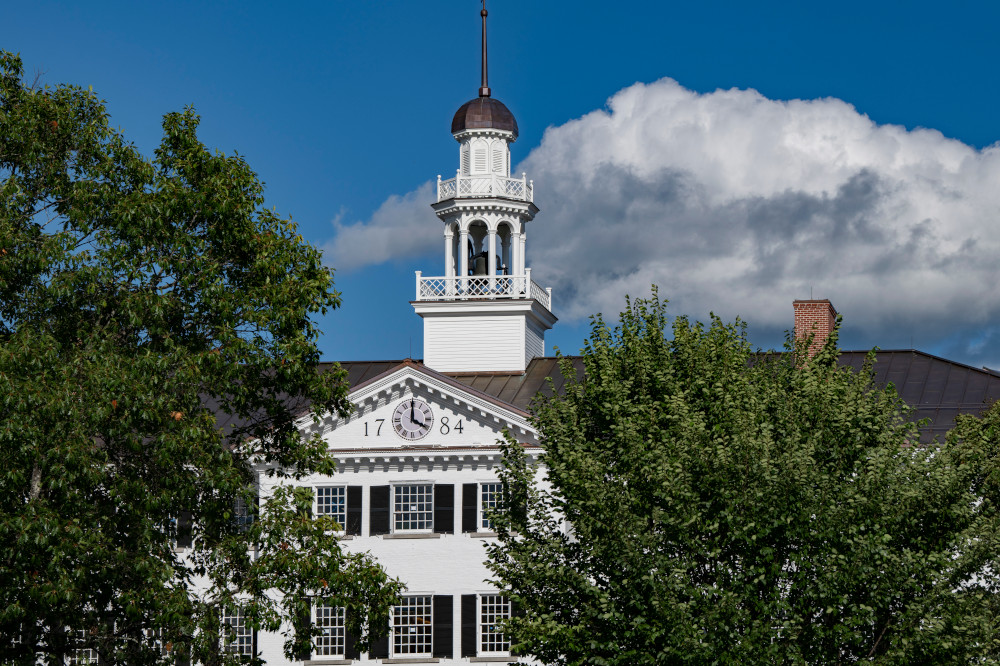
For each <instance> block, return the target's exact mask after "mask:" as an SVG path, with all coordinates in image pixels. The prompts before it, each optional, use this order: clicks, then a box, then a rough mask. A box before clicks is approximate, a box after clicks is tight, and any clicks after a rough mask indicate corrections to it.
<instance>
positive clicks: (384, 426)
mask: <svg viewBox="0 0 1000 666" xmlns="http://www.w3.org/2000/svg"><path fill="white" fill-rule="evenodd" d="M348 399H349V400H350V402H351V403H352V404H353V405H354V406H355V411H354V413H352V414H351V415H350V416H349V417H347V418H341V417H339V416H337V415H336V414H327V415H326V416H325V417H324V418H322V419H321V420H320V422H319V423H318V424H315V423H313V421H312V419H311V418H309V417H305V418H303V419H300V421H299V422H298V424H297V425H299V427H300V429H301V430H302V431H303V434H306V435H311V434H313V433H317V432H318V433H319V434H320V435H321V436H322V437H323V438H324V439H326V440H327V441H329V443H330V446H331V449H335V450H338V451H344V450H355V451H359V452H360V451H364V450H371V451H376V450H377V451H392V450H414V449H431V450H458V449H461V450H466V449H479V448H489V449H495V448H496V446H497V440H498V439H499V438H500V436H501V434H500V433H501V431H502V430H503V429H505V428H506V429H507V430H508V431H509V432H510V433H511V434H512V435H513V436H514V437H515V438H516V439H517V440H518V441H519V442H522V443H525V444H536V443H537V438H536V435H535V431H534V429H533V428H532V427H531V424H530V423H529V420H528V419H529V414H528V413H527V412H526V411H524V410H522V409H519V408H518V407H516V406H514V405H511V404H509V403H506V402H503V401H501V400H499V399H497V398H495V397H494V396H491V395H489V394H486V393H483V392H481V391H478V390H476V389H474V388H471V387H469V386H467V385H465V384H462V383H461V382H459V381H457V380H455V379H452V378H451V377H448V376H446V375H443V374H441V373H438V372H435V371H433V370H431V369H429V368H427V367H426V366H424V365H423V364H421V363H417V362H415V361H411V360H406V361H402V362H400V363H398V364H397V365H395V366H394V367H391V368H389V369H388V370H385V371H384V372H382V373H380V374H378V375H376V376H375V377H372V378H370V379H368V380H366V381H364V382H362V383H360V384H358V385H356V386H354V387H353V388H352V389H351V391H350V393H349V394H348ZM409 399H415V400H419V401H422V402H424V403H425V404H427V406H428V408H429V409H430V410H431V411H432V412H433V426H432V428H431V430H430V431H429V432H428V434H427V435H426V436H424V437H422V438H420V439H419V440H417V441H413V440H408V439H405V438H404V437H401V436H400V435H399V434H398V433H397V432H396V431H395V430H394V426H393V423H392V415H393V411H394V410H395V409H396V408H397V407H399V405H400V404H401V403H403V402H404V401H406V400H409Z"/></svg>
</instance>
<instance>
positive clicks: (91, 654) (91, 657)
mask: <svg viewBox="0 0 1000 666" xmlns="http://www.w3.org/2000/svg"><path fill="white" fill-rule="evenodd" d="M73 633H75V634H76V637H77V638H78V639H80V640H81V641H85V640H86V639H87V631H86V630H84V629H77V630H76V631H75V632H73ZM98 663H99V661H98V658H97V650H94V649H93V648H78V649H76V650H73V651H72V652H70V655H69V664H70V666H84V665H85V664H91V665H96V664H98Z"/></svg>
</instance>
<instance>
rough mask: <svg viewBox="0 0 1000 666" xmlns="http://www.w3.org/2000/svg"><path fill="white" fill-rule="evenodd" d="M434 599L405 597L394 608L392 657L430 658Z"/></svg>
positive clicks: (428, 597)
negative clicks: (432, 600) (432, 601)
mask: <svg viewBox="0 0 1000 666" xmlns="http://www.w3.org/2000/svg"><path fill="white" fill-rule="evenodd" d="M431 599H432V597H430V596H420V597H403V598H402V599H401V600H400V602H401V603H400V604H399V605H398V606H393V608H392V656H394V657H402V656H430V654H431V649H432V640H433V627H434V623H433V620H434V618H433V616H432V604H431Z"/></svg>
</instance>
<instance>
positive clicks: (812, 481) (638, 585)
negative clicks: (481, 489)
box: [490, 292, 1000, 666]
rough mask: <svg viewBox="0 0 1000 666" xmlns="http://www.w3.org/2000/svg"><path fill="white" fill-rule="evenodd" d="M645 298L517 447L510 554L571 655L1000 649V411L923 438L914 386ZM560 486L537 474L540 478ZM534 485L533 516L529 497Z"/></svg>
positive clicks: (758, 659)
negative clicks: (940, 436)
mask: <svg viewBox="0 0 1000 666" xmlns="http://www.w3.org/2000/svg"><path fill="white" fill-rule="evenodd" d="M667 329H668V320H667V315H666V310H665V304H664V303H662V302H661V301H660V300H659V299H658V298H657V297H656V295H655V292H654V297H653V298H652V299H651V300H637V301H634V302H630V303H629V304H628V307H627V309H626V311H625V312H624V313H623V314H622V316H621V324H620V326H618V327H616V328H614V329H612V328H610V327H609V326H608V325H607V324H605V322H604V321H603V320H602V319H601V318H600V317H599V316H598V317H596V318H595V319H594V320H593V327H592V333H591V336H590V339H589V341H588V342H587V344H586V347H585V349H584V363H585V367H586V378H585V380H578V379H577V378H576V375H575V373H574V371H573V368H572V367H571V366H570V364H569V363H568V362H565V363H564V367H563V372H564V374H565V376H566V378H567V382H568V384H567V388H566V391H565V395H564V396H563V397H560V396H553V397H551V398H547V399H544V400H542V401H541V402H540V404H538V405H536V411H535V424H536V425H537V427H538V431H539V433H540V435H541V438H542V440H543V442H544V453H542V454H541V456H540V458H539V463H540V466H536V465H535V464H533V463H531V462H530V461H529V460H528V458H527V457H526V456H525V454H524V452H523V450H522V449H521V447H519V446H517V445H515V444H514V443H513V442H509V443H508V445H507V446H506V449H505V456H506V470H505V471H504V473H503V481H504V483H505V487H506V490H507V495H506V502H505V505H504V507H503V509H502V511H501V512H500V514H499V515H498V516H497V519H496V522H497V526H498V531H499V532H500V540H499V543H498V544H497V545H496V546H494V547H493V548H492V549H491V552H490V558H491V564H490V566H491V568H492V570H493V572H494V574H495V576H496V577H497V579H498V581H499V583H500V586H501V587H502V588H503V589H504V590H506V591H507V593H508V594H510V595H511V597H512V598H513V599H514V600H515V602H516V603H517V604H518V605H519V606H520V608H522V609H524V613H523V615H521V616H520V617H516V618H514V619H513V620H512V621H511V623H510V626H509V627H508V628H509V629H510V630H511V632H512V635H513V637H514V642H515V644H516V645H517V646H519V647H520V649H521V650H522V651H523V652H524V653H525V654H529V655H533V656H535V657H537V658H538V659H539V660H541V661H542V662H544V663H552V664H602V665H612V664H614V665H619V664H620V665H622V666H626V665H627V666H637V665H642V664H673V663H691V664H771V663H774V664H777V663H809V664H840V663H851V662H859V661H865V662H874V663H880V664H915V663H934V664H945V663H948V664H966V663H995V662H996V660H997V657H998V655H1000V642H998V625H997V623H998V620H997V617H998V615H997V613H996V610H997V604H996V599H997V572H998V571H1000V568H998V566H997V565H998V563H997V556H998V553H1000V548H998V546H1000V544H998V519H997V501H998V494H997V493H998V486H1000V470H998V464H997V460H998V457H997V454H998V448H1000V407H997V406H994V407H993V409H992V410H991V411H990V412H989V413H988V414H986V415H985V417H984V418H983V419H982V420H979V419H976V418H973V417H964V418H962V419H960V421H959V423H958V426H957V427H956V429H955V431H954V432H953V433H952V434H951V435H950V436H949V437H948V440H947V442H945V443H942V444H941V445H940V446H937V447H926V448H925V447H920V446H910V445H909V443H910V442H916V441H917V433H916V429H915V426H914V425H913V424H910V423H907V422H906V421H905V420H904V419H903V418H901V417H900V414H901V412H902V411H903V410H904V406H903V405H902V404H901V402H900V400H899V398H898V397H897V394H896V393H895V391H894V390H893V389H892V388H891V387H890V388H887V389H886V388H882V387H879V386H877V385H875V384H873V382H872V379H871V372H870V367H871V364H872V363H873V362H874V355H871V356H869V359H868V363H867V365H866V367H865V369H864V370H863V371H862V372H860V373H858V372H855V371H852V370H850V369H846V368H841V367H838V365H837V347H836V335H835V334H834V336H832V337H831V339H830V340H829V341H828V342H827V344H826V345H825V346H824V347H823V349H822V350H821V351H820V352H819V353H818V354H817V356H815V357H814V358H812V359H810V360H808V361H807V360H806V359H805V358H803V357H802V356H801V355H798V356H797V355H796V354H795V353H794V352H792V351H790V352H789V353H785V354H776V353H769V354H761V353H759V352H755V351H754V350H753V349H752V348H751V347H750V346H749V345H748V343H747V340H746V336H745V329H744V327H743V326H742V325H741V324H736V325H728V324H724V323H723V322H722V321H720V320H718V319H717V318H713V319H712V321H711V323H710V324H709V325H707V326H705V325H702V324H700V323H692V322H690V321H689V320H688V319H686V318H684V317H678V318H677V319H676V320H675V321H674V323H673V326H672V329H673V331H672V336H671V335H668V333H667ZM536 477H538V478H543V479H544V482H543V483H542V484H540V485H537V486H536V485H534V484H533V483H532V481H533V480H534V479H536ZM525 497H527V498H528V499H527V507H528V510H527V512H525V511H524V503H523V501H524V498H525Z"/></svg>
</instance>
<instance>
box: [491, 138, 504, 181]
mask: <svg viewBox="0 0 1000 666" xmlns="http://www.w3.org/2000/svg"><path fill="white" fill-rule="evenodd" d="M503 161H504V160H503V144H502V143H500V142H499V141H497V142H496V143H494V144H493V173H495V174H501V175H502V174H503V172H504V168H503V166H504V165H503Z"/></svg>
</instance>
